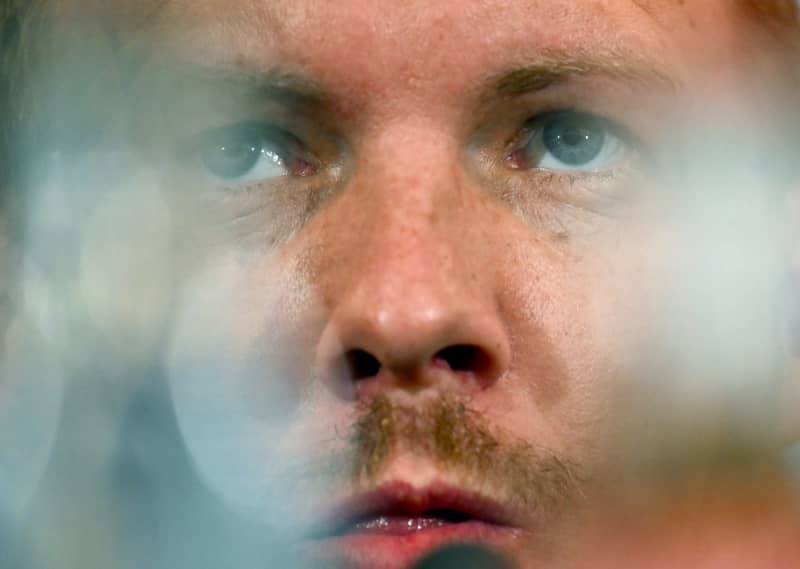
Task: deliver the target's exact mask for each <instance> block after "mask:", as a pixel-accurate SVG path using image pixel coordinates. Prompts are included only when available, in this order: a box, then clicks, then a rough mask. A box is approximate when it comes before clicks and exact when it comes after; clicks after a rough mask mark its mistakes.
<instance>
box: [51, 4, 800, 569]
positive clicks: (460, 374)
mask: <svg viewBox="0 0 800 569" xmlns="http://www.w3.org/2000/svg"><path fill="white" fill-rule="evenodd" d="M75 6H79V7H78V8H75ZM60 9H63V10H67V11H69V10H70V9H79V10H80V9H82V8H80V3H79V2H64V3H62V4H60ZM92 9H93V10H94V9H99V10H100V16H99V17H100V21H101V22H102V23H103V26H104V27H105V28H106V29H111V30H113V34H112V35H113V36H114V40H115V41H114V42H111V43H112V44H114V46H116V47H115V49H116V51H114V49H112V50H111V51H112V52H113V57H117V56H118V55H119V54H120V53H122V54H124V61H125V62H126V67H125V69H126V70H128V69H130V74H129V76H126V78H125V80H123V81H119V82H116V81H114V82H103V81H100V82H99V83H101V84H102V85H104V86H103V87H101V88H99V89H100V91H98V92H96V93H95V95H94V96H96V97H98V98H99V99H103V100H106V97H105V95H106V93H107V92H106V91H105V89H114V88H117V89H119V91H120V92H121V94H120V93H118V92H116V91H115V92H114V93H115V96H119V97H121V99H113V100H115V101H122V102H123V103H122V104H121V108H122V109H124V111H120V112H119V113H117V114H114V113H112V116H113V117H114V121H113V124H112V126H110V127H108V131H109V132H108V133H106V134H108V136H109V139H110V140H112V141H114V145H110V146H113V147H114V149H115V150H116V149H118V148H122V149H124V150H125V151H126V152H129V153H130V155H132V156H133V157H134V158H133V161H134V163H135V164H136V165H138V166H140V167H141V169H143V170H147V171H148V172H152V175H153V177H154V179H155V180H156V182H155V184H154V185H155V186H157V190H158V191H157V192H156V193H157V194H158V200H156V201H157V203H158V204H160V205H161V206H163V208H164V209H165V211H168V212H169V215H168V223H165V226H167V227H168V230H164V235H163V239H158V240H157V242H158V243H159V246H160V247H163V249H164V251H161V252H166V254H168V258H169V259H170V262H169V263H164V265H165V266H167V267H169V268H168V271H169V275H168V276H167V277H164V276H163V275H159V279H157V280H154V282H159V283H161V282H164V281H165V280H166V281H167V282H169V283H170V286H171V287H172V289H171V292H172V294H173V296H174V297H173V298H171V299H170V301H169V302H165V305H166V306H168V307H169V309H168V310H164V312H165V313H167V314H168V316H165V317H164V319H165V320H168V322H161V321H160V322H159V326H163V327H164V328H165V329H167V330H168V331H169V332H168V333H167V334H165V335H166V336H168V338H167V339H166V340H165V341H164V348H163V352H164V353H163V354H162V355H163V360H164V366H165V368H166V370H167V372H166V373H167V375H168V380H169V383H170V387H171V389H172V392H171V393H172V395H173V398H174V406H175V413H176V417H177V420H178V424H179V427H180V429H181V432H182V435H183V437H184V439H185V444H186V446H187V448H188V449H189V452H190V453H191V454H192V457H193V459H194V460H195V462H196V464H197V466H198V469H199V470H200V471H201V473H202V474H203V475H204V476H205V479H206V481H207V483H208V484H209V486H210V487H211V489H212V490H214V491H215V492H218V493H219V494H220V495H221V496H223V497H224V498H225V499H226V500H231V501H232V502H233V503H239V502H249V501H250V499H251V496H249V495H245V496H242V495H241V494H242V490H241V489H240V488H239V487H237V486H236V484H229V481H228V480H227V479H225V477H224V476H222V475H219V474H218V471H217V466H218V463H219V462H220V458H219V455H217V454H214V453H215V452H216V449H218V448H221V447H222V448H238V447H236V446H235V445H232V444H230V445H228V446H226V445H227V444H228V443H231V442H232V441H234V440H238V439H236V437H238V436H239V435H240V434H241V433H242V432H244V433H246V435H247V436H246V439H247V442H246V444H243V445H242V449H244V450H242V451H241V456H240V455H237V454H236V453H235V452H233V451H231V452H230V453H229V454H226V455H224V457H225V458H224V460H225V461H229V462H230V464H233V465H236V466H237V467H240V472H237V474H241V478H242V479H252V480H255V481H256V485H258V483H259V482H260V481H261V480H262V479H268V478H269V477H270V476H271V475H272V473H273V471H276V470H280V471H283V470H286V471H287V472H292V473H293V474H292V475H291V476H288V475H287V476H286V477H285V478H286V480H282V481H280V482H279V483H277V484H278V486H279V487H281V488H283V487H284V486H286V487H288V488H289V490H287V492H286V493H285V496H286V497H285V499H284V501H285V503H281V504H278V505H277V506H275V508H276V509H280V508H284V507H285V508H286V510H287V511H290V512H292V516H297V517H298V518H299V519H300V520H301V521H304V520H305V517H304V516H306V517H310V518H313V517H314V516H315V515H317V514H318V513H319V512H321V511H326V510H327V509H328V508H329V506H330V502H336V501H338V500H343V499H346V498H347V497H349V496H353V495H357V494H359V493H362V492H369V491H371V490H374V489H376V488H380V487H381V486H383V485H391V484H393V483H398V482H402V483H403V484H406V485H408V486H410V487H412V488H426V487H428V486H431V485H436V484H447V485H449V486H452V487H456V488H459V489H461V490H464V491H467V492H473V493H480V494H481V495H482V496H484V497H487V498H489V499H492V500H494V501H497V502H500V503H502V504H504V505H506V506H508V507H509V508H511V509H515V508H519V505H520V504H534V507H531V508H527V509H526V508H522V509H523V510H525V512H524V513H523V514H522V515H521V516H519V517H515V523H516V524H517V526H518V527H516V528H515V529H516V530H519V532H518V533H517V534H515V539H513V540H509V543H503V544H502V546H503V548H504V549H505V550H507V551H509V552H510V553H511V554H512V555H513V556H514V557H515V558H517V559H518V560H519V561H520V562H522V563H530V565H531V566H538V565H534V564H535V563H553V564H554V565H553V566H558V565H557V563H558V560H559V559H560V558H561V557H560V556H561V555H562V545H563V541H564V540H565V539H568V536H569V534H570V532H569V530H568V529H563V528H569V527H571V526H570V523H572V522H573V521H574V518H576V517H577V514H578V512H579V510H580V508H581V506H578V503H581V505H582V503H583V502H584V501H586V500H587V499H589V498H591V496H592V489H593V487H592V484H597V485H598V487H599V486H600V485H601V484H602V483H603V482H607V479H606V476H608V475H609V474H608V473H609V471H614V468H615V467H618V466H619V464H618V462H619V461H618V458H619V453H620V452H621V451H620V447H621V446H623V445H622V442H621V440H620V438H619V437H618V434H619V432H620V430H623V429H628V431H626V432H633V433H636V434H637V435H638V434H639V433H643V434H645V433H647V434H649V433H651V432H652V431H659V427H658V426H659V425H666V426H667V427H665V428H663V432H669V434H670V435H672V436H674V437H675V439H674V441H673V443H674V447H680V448H682V449H687V448H688V449H691V448H692V445H694V444H697V445H698V446H699V447H701V448H706V446H704V445H708V446H711V445H712V443H709V442H708V440H709V439H713V442H718V441H717V439H716V438H715V437H722V438H723V439H724V436H725V435H724V433H723V434H720V432H719V431H725V429H723V428H719V429H709V430H708V431H705V430H697V429H695V426H696V425H697V424H698V423H695V422H692V421H691V420H687V421H682V420H681V418H683V416H682V415H681V416H680V418H675V417H673V416H672V415H673V414H672V412H671V410H669V409H667V411H665V412H664V415H669V416H668V417H661V416H660V415H658V414H657V413H654V414H653V416H649V415H648V413H647V412H642V413H640V414H635V415H634V417H633V418H632V419H631V418H629V417H628V416H627V413H624V412H623V411H626V410H627V408H626V407H625V405H626V404H628V403H629V401H630V400H631V399H635V398H633V397H629V396H630V393H631V391H632V390H633V388H634V387H636V386H638V384H639V382H640V381H642V378H641V376H642V370H644V369H649V368H648V367H647V366H646V365H645V364H643V363H642V357H643V354H647V353H649V352H648V349H652V347H653V346H654V345H655V346H656V347H660V346H661V344H660V343H659V342H660V339H659V338H654V334H655V332H656V331H657V329H658V327H657V326H656V325H655V324H654V318H652V316H653V315H654V314H656V315H657V314H660V312H659V311H658V309H659V308H660V307H661V305H660V304H659V303H660V302H661V300H662V298H661V297H660V296H659V293H660V292H661V291H660V289H659V288H658V287H657V286H655V285H656V284H658V285H660V284H662V283H664V282H665V281H666V282H671V281H670V279H671V278H672V277H673V276H674V273H675V267H676V264H675V263H674V258H673V256H672V255H674V254H675V249H678V250H681V247H680V246H677V245H675V244H676V243H682V242H680V241H678V240H677V238H676V235H679V234H680V231H681V229H682V228H683V225H681V221H682V220H681V214H682V212H683V210H682V209H681V208H682V207H683V206H684V205H685V204H684V201H682V200H681V199H679V198H676V196H680V195H681V194H680V192H679V191H677V190H676V188H679V189H680V188H681V187H684V186H680V185H679V184H678V183H676V181H680V182H686V184H685V187H689V188H692V187H693V186H692V185H691V183H690V182H691V176H688V175H685V174H686V172H685V171H683V170H681V168H685V170H686V171H688V172H690V173H691V172H692V168H693V167H695V168H696V167H697V164H696V161H697V160H702V158H703V156H704V155H703V152H704V151H705V150H706V149H707V148H715V146H714V144H712V143H713V142H714V141H716V140H717V139H716V138H713V137H710V141H711V142H709V145H708V146H702V145H700V150H699V151H698V152H697V153H696V154H694V155H691V156H689V157H685V156H683V155H682V154H681V151H682V150H683V149H684V148H687V147H690V145H689V143H690V142H694V143H696V142H697V141H698V140H700V139H701V138H700V137H699V136H694V135H695V132H694V131H693V129H694V128H696V127H697V124H699V123H700V121H699V120H696V119H698V117H702V118H703V119H709V122H710V123H711V124H712V125H713V126H714V127H716V126H717V125H716V123H714V119H720V120H724V121H726V122H727V123H729V124H731V125H732V126H733V128H731V130H733V131H735V132H738V133H742V132H744V133H749V134H750V135H751V137H752V139H755V140H760V139H761V138H760V137H761V136H762V135H763V133H764V132H768V133H769V132H773V129H775V128H777V126H776V125H779V124H781V122H782V116H783V115H782V114H781V113H780V112H774V113H770V114H769V115H768V116H766V115H767V113H765V112H764V109H765V108H775V107H776V102H777V101H780V97H779V96H778V95H776V90H775V89H772V88H767V87H764V86H765V85H781V86H783V83H784V82H785V81H786V78H785V77H784V76H783V75H782V74H781V70H780V69H779V68H778V67H777V66H776V65H772V64H769V62H770V61H771V59H770V56H769V54H770V47H769V46H768V44H766V43H765V41H766V40H765V37H764V36H765V34H764V32H763V29H762V28H761V27H760V26H759V25H758V24H757V22H755V21H754V20H753V19H751V18H750V15H751V12H749V9H748V8H745V7H744V5H743V4H742V5H740V4H738V3H731V2H729V1H727V0H695V1H686V2H673V1H666V0H665V1H652V2H640V1H638V2H637V1H632V0H593V1H586V2H583V1H582V2H575V1H574V0H533V1H518V2H495V1H491V0H481V1H475V2H463V1H462V0H447V1H443V2H436V3H429V2H417V1H413V2H380V3H373V2H366V1H358V0H346V1H341V2H324V3H321V2H311V1H301V2H281V1H279V2H265V1H261V0H204V1H203V2H194V1H189V0H171V1H169V2H160V3H142V4H137V6H136V7H130V9H125V10H122V11H121V12H119V13H118V12H116V11H115V10H113V9H108V8H103V7H102V6H101V7H100V8H97V7H92ZM75 21H79V22H80V21H81V20H80V18H76V20H75ZM109 67H111V68H115V66H113V65H112V66H109ZM120 86H121V87H122V88H120ZM86 107H87V108H90V109H91V108H94V107H93V105H91V100H90V101H89V104H86ZM709 108H711V111H709ZM712 111H713V113H715V112H718V111H719V112H720V113H721V116H720V117H716V116H714V115H713V113H712ZM101 134H102V133H101ZM744 138H748V139H749V138H750V137H744ZM100 139H101V140H103V141H105V140H106V139H105V138H102V136H101V138H100ZM755 145H756V146H757V144H755ZM742 147H743V148H741V149H738V150H737V151H741V152H742V154H743V155H744V153H745V151H746V150H747V148H749V146H748V145H747V144H742ZM744 147H746V148H744ZM691 148H695V147H691ZM584 152H588V154H584ZM98 154H102V153H98ZM735 156H736V157H738V154H737V155H735ZM748 156H749V155H748ZM680 160H683V161H682V162H681V161H680ZM98 164H104V162H102V160H100V159H98ZM701 166H702V164H701ZM95 169H96V170H98V171H102V170H99V168H95ZM109 178H111V176H109ZM685 178H686V179H688V181H687V180H686V179H685ZM722 179H723V180H725V181H726V182H727V181H729V180H728V179H727V178H725V177H723V178H722ZM117 181H118V178H115V181H114V182H113V183H106V181H105V180H104V181H102V182H101V185H102V186H103V190H104V191H103V192H101V193H98V197H97V199H98V201H101V202H102V203H103V204H104V205H108V204H111V205H114V204H115V203H117V202H115V200H117V199H118V198H119V197H120V195H121V194H119V195H118V194H117V193H116V192H115V189H114V188H115V187H116V186H115V185H114V184H115V183H116V182H117ZM106 185H107V186H108V187H106ZM148 195H149V194H148ZM128 197H129V196H128ZM154 199H155V198H154ZM122 203H125V204H127V203H128V202H122ZM89 209H91V208H87V210H89ZM119 209H120V208H119V207H117V208H114V207H104V208H101V207H97V208H96V209H91V211H90V212H89V213H87V214H86V215H87V216H88V217H91V216H102V215H106V213H105V212H108V211H116V210H119ZM122 209H125V208H122ZM96 212H99V213H96ZM92 219H95V218H92ZM110 219H111V221H112V222H113V221H114V218H113V217H111V218H110ZM110 225H112V226H114V227H116V226H115V225H114V224H113V223H111V224H110ZM126 231H134V230H132V229H130V228H128V229H127V230H120V231H119V233H118V235H112V237H113V238H111V239H110V243H112V244H114V243H116V242H115V241H114V239H119V240H121V241H124V240H125V239H126V238H128V237H129V235H127V234H126ZM159 237H162V236H161V234H159ZM686 249H688V248H686ZM131 273H134V271H131ZM147 282H148V281H147V275H146V274H145V284H140V285H139V286H138V287H135V288H137V289H140V290H141V289H146V288H147ZM679 284H681V283H680V281H679ZM132 288H134V287H132ZM159 306H161V305H159ZM655 322H656V324H657V323H659V322H660V321H658V320H656V321H655ZM701 328H702V327H701ZM665 359H666V358H665ZM766 359H767V360H768V361H769V363H770V364H771V365H766V364H765V367H766V368H769V370H770V373H771V374H774V375H781V373H782V371H783V370H784V368H785V367H786V361H785V355H784V354H782V353H777V352H776V353H774V354H773V353H771V352H770V353H769V354H768V356H766ZM681 363H682V362H680V361H677V362H671V361H669V362H667V364H665V369H661V370H658V373H655V372H654V375H656V376H659V374H662V375H661V376H659V377H660V378H661V379H665V380H669V381H673V380H674V381H675V382H676V383H678V380H677V379H675V378H679V377H681V375H682V373H683V372H684V371H685V370H684V368H682V367H681ZM673 364H674V368H673V367H670V365H673ZM208 370H211V371H208ZM687 375H688V374H687ZM768 379H771V376H767V375H766V374H765V383H769V382H768V381H766V380H768ZM210 393H213V394H215V396H214V397H212V396H210V395H208V394H210ZM220 394H221V395H220ZM217 395H219V397H217ZM653 399H655V400H656V402H658V401H659V400H658V398H657V397H654V398H653ZM649 405H653V402H652V401H651V402H649ZM657 407H658V405H657V404H656V405H653V408H651V407H649V406H647V405H645V406H644V408H645V409H647V411H651V410H653V409H654V408H655V410H658V409H657ZM667 407H668V406H667V405H664V408H667ZM662 410H663V409H662ZM676 415H680V414H676ZM673 419H674V422H670V420H673ZM662 420H663V421H664V422H663V423H661V422H659V421H662ZM240 421H241V423H242V424H241V425H240V423H239V422H240ZM648 421H652V423H649V422H648ZM700 424H701V425H703V424H702V422H700ZM724 424H725V425H726V426H727V423H724ZM648 425H656V426H655V427H652V426H651V427H649V428H648ZM217 428H218V430H215V429H217ZM240 428H241V431H239V430H237V429H240ZM658 434H661V432H659V433H658ZM706 434H707V437H706ZM228 437H229V438H228ZM243 438H245V437H243ZM648 440H649V439H648ZM675 441H677V442H675ZM670 448H672V447H670ZM626 449H627V447H626ZM245 458H246V460H245ZM341 458H343V459H344V461H345V464H346V465H347V466H346V469H345V471H346V472H347V474H346V475H344V476H337V477H334V479H332V480H324V479H323V477H319V479H318V478H317V476H316V475H317V474H318V473H316V472H313V470H314V469H318V468H319V465H320V464H322V463H327V462H331V461H333V462H335V461H336V460H338V459H341ZM295 461H297V464H304V461H307V464H308V465H310V466H307V467H303V468H306V471H303V472H305V474H306V476H302V475H301V476H294V474H296V471H295V470H292V469H291V468H290V466H294V464H295ZM240 462H241V464H240ZM284 467H285V468H284ZM309 471H311V472H309ZM337 472H338V471H337ZM615 474H616V473H615ZM309 479H312V480H313V483H309V482H307V481H308V480H309ZM612 480H613V478H612ZM236 482H237V483H238V479H237V481H236ZM252 502H253V503H256V499H255V498H252ZM251 505H252V504H251ZM537 505H544V506H542V507H541V508H539V507H537ZM258 506H263V508H264V509H269V507H271V506H272V505H271V504H267V505H263V504H258V503H256V507H255V508H254V509H257V508H258ZM280 511H283V510H282V509H281V510H280ZM303 512H306V513H303ZM565 536H567V538H565ZM313 547H314V544H312V548H313ZM362 553H363V552H358V551H357V552H355V553H352V552H351V553H346V554H344V555H343V557H345V558H346V559H347V561H349V562H351V563H354V564H355V565H356V566H358V567H361V566H363V567H379V566H380V567H383V566H387V567H392V565H391V560H389V561H387V560H378V561H376V560H375V559H374V558H371V557H370V556H369V555H368V554H363V555H362ZM381 562H383V563H385V565H380V564H379V563H381ZM359 564H361V565H359Z"/></svg>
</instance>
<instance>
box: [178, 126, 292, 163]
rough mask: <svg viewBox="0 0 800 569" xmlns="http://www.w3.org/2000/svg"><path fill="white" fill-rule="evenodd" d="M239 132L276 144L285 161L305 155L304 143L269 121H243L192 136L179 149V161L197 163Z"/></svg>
mask: <svg viewBox="0 0 800 569" xmlns="http://www.w3.org/2000/svg"><path fill="white" fill-rule="evenodd" d="M237 130H238V131H240V132H242V133H244V132H246V131H249V132H251V133H253V134H258V136H259V138H260V140H261V142H262V143H263V142H264V141H269V142H272V143H276V144H277V146H278V149H277V150H278V152H279V154H280V155H281V158H282V159H284V160H291V158H292V157H293V156H295V155H297V156H300V155H304V152H303V143H302V141H301V140H300V139H299V138H297V137H296V136H295V135H294V134H292V133H291V132H289V131H287V130H286V129H284V128H282V127H279V126H276V125H274V124H272V123H269V122H267V121H241V122H238V123H234V124H231V125H227V126H220V127H214V128H211V129H208V130H205V131H203V132H200V133H197V134H194V135H192V137H191V138H190V139H189V141H188V143H187V144H186V145H183V146H182V147H181V148H179V151H178V156H179V159H180V160H181V161H182V162H186V163H193V162H196V161H197V160H198V159H199V155H200V153H201V152H202V151H203V150H205V149H206V148H208V147H209V146H210V145H213V144H214V143H215V142H219V141H220V140H221V139H222V138H223V137H224V136H226V135H228V136H230V137H231V139H233V138H234V137H235V133H236V131H237Z"/></svg>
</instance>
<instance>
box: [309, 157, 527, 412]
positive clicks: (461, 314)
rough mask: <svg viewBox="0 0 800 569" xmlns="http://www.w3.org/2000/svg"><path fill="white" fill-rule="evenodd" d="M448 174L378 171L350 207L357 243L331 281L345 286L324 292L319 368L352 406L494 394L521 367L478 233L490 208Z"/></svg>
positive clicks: (341, 257)
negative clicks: (514, 359)
mask: <svg viewBox="0 0 800 569" xmlns="http://www.w3.org/2000/svg"><path fill="white" fill-rule="evenodd" d="M390 155H391V156H392V157H393V158H394V161H395V164H402V157H401V156H400V154H399V153H398V152H393V153H391V154H390ZM439 172H440V173H439V174H437V171H436V169H433V170H428V171H427V172H426V174H425V175H424V176H423V175H420V176H410V177H409V176H387V177H385V178H383V179H382V180H381V176H380V174H378V173H374V172H372V173H371V174H372V175H371V176H369V179H370V180H371V182H372V183H371V184H370V186H369V187H368V188H367V189H364V190H363V191H362V192H360V191H359V190H358V189H356V190H354V191H353V192H352V193H351V194H350V196H349V197H348V199H349V200H352V201H351V202H350V203H349V205H348V203H347V200H343V201H342V202H341V203H340V204H339V205H340V206H341V208H343V209H345V208H346V209H347V210H348V211H347V212H345V211H341V210H340V211H339V212H337V217H338V219H346V220H347V224H348V228H347V233H348V234H349V235H352V236H356V237H354V238H353V240H351V241H349V242H348V243H347V245H346V249H343V250H342V249H340V250H339V254H338V255H337V261H336V263H335V265H336V267H335V268H334V269H332V270H330V271H329V272H330V273H335V274H336V275H338V276H337V277H336V278H334V279H333V281H331V282H328V285H327V290H326V291H325V297H326V298H327V299H329V302H330V307H329V309H330V312H329V314H330V316H329V319H328V321H327V323H326V325H325V327H324V329H323V332H322V336H321V339H320V343H319V345H318V351H317V354H318V356H317V357H318V366H319V367H318V370H319V375H320V376H322V377H324V378H325V381H326V382H327V384H328V385H330V386H332V387H333V390H334V391H335V393H337V394H338V395H339V396H341V397H343V398H345V399H349V400H368V399H370V398H372V397H375V396H376V395H379V394H382V395H387V396H390V397H405V396H418V395H420V394H421V393H422V392H431V391H433V392H443V391H450V392H452V391H457V392H461V393H464V392H476V391H481V390H488V389H491V388H492V387H493V386H494V385H495V384H497V382H498V381H499V380H500V378H501V377H502V376H503V374H504V372H505V371H506V370H507V369H508V367H509V365H510V360H511V348H510V341H509V338H508V335H507V333H506V330H505V327H504V324H503V318H502V316H501V313H500V309H499V304H500V303H499V302H498V301H497V299H496V297H495V295H494V290H495V289H494V286H493V285H494V284H495V283H494V282H493V278H494V277H493V276H492V275H493V271H494V268H495V265H494V264H493V263H492V260H491V258H490V256H491V254H493V253H491V251H495V252H496V251H497V249H496V248H493V247H492V246H491V245H487V244H486V238H485V237H486V228H485V227H483V228H480V227H479V226H480V224H481V221H480V220H481V219H482V217H483V216H481V215H480V204H477V203H467V202H470V200H472V199H473V198H472V197H470V196H471V195H472V194H470V193H469V192H465V191H464V188H462V187H460V186H459V182H458V179H457V176H454V175H453V171H452V170H440V171H439ZM376 181H382V182H383V184H381V185H380V186H379V189H376ZM475 194H476V195H480V194H479V192H475ZM475 199H477V198H475ZM476 213H477V215H476ZM337 233H338V235H342V233H341V232H337ZM495 254H496V253H495Z"/></svg>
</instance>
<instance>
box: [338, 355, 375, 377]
mask: <svg viewBox="0 0 800 569" xmlns="http://www.w3.org/2000/svg"><path fill="white" fill-rule="evenodd" d="M345 359H346V360H347V367H348V369H349V371H350V376H351V377H352V378H353V379H355V380H358V379H368V378H370V377H375V376H376V375H378V372H380V371H381V362H379V361H378V358H376V357H375V356H373V355H372V354H370V353H369V352H367V351H364V350H350V351H349V352H347V354H345Z"/></svg>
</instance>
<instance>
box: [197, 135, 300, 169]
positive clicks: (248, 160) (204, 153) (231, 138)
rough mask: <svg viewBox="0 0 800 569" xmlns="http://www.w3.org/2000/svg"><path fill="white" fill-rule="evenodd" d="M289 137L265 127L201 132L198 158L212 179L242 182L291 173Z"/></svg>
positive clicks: (291, 157)
mask: <svg viewBox="0 0 800 569" xmlns="http://www.w3.org/2000/svg"><path fill="white" fill-rule="evenodd" d="M290 137H291V135H289V134H288V133H285V132H283V131H280V130H279V129H275V128H272V127H268V126H265V125H258V124H250V123H246V124H240V125H235V126H230V127H224V128H220V129H215V130H212V131H210V132H207V133H205V134H204V135H202V137H201V141H200V143H199V144H198V147H197V153H198V159H199V162H200V164H201V165H202V167H203V168H205V170H206V171H207V172H208V173H209V174H211V175H212V176H213V177H215V178H217V179H219V180H223V181H225V182H236V183H246V182H255V181H260V180H266V179H271V178H278V177H281V176H287V175H289V174H290V173H291V171H290V164H287V161H289V162H291V160H292V159H293V156H292V154H291V150H290V147H291V144H292V141H291V140H290Z"/></svg>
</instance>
